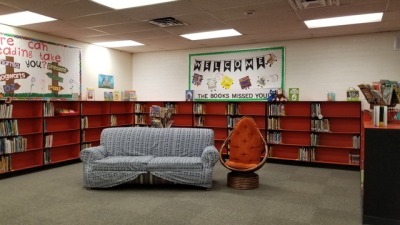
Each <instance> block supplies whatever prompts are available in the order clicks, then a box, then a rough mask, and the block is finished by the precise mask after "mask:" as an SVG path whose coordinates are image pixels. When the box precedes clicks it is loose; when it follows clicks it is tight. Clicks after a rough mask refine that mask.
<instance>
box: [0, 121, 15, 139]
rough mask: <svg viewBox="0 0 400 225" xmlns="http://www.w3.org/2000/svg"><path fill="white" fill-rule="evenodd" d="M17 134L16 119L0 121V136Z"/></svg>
mask: <svg viewBox="0 0 400 225" xmlns="http://www.w3.org/2000/svg"><path fill="white" fill-rule="evenodd" d="M13 135H18V120H2V121H0V136H13Z"/></svg>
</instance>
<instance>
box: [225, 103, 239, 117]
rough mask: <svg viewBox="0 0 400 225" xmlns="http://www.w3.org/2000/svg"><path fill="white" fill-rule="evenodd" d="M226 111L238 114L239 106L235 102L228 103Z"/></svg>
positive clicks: (230, 113) (229, 113)
mask: <svg viewBox="0 0 400 225" xmlns="http://www.w3.org/2000/svg"><path fill="white" fill-rule="evenodd" d="M227 113H228V115H240V106H239V105H238V104H236V103H228V106H227Z"/></svg>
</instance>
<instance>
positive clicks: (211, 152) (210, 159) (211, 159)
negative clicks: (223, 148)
mask: <svg viewBox="0 0 400 225" xmlns="http://www.w3.org/2000/svg"><path fill="white" fill-rule="evenodd" d="M201 160H202V161H203V165H205V166H207V167H213V166H214V165H215V163H217V161H218V150H217V148H215V146H213V145H211V146H207V147H205V148H204V150H203V153H202V154H201Z"/></svg>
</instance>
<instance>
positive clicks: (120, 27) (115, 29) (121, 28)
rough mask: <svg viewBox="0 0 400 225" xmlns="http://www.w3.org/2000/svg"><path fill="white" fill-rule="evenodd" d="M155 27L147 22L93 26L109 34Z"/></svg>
mask: <svg viewBox="0 0 400 225" xmlns="http://www.w3.org/2000/svg"><path fill="white" fill-rule="evenodd" d="M155 28H156V27H155V26H154V25H152V24H149V23H147V22H130V23H120V24H113V25H107V26H99V27H95V29H96V30H100V31H103V32H106V33H110V34H118V33H129V32H136V31H143V30H152V29H155Z"/></svg>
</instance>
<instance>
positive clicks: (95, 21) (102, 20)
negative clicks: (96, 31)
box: [66, 12, 133, 28]
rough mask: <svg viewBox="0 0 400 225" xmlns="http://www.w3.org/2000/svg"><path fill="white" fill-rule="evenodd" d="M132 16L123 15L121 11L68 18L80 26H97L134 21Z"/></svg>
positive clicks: (70, 21)
mask: <svg viewBox="0 0 400 225" xmlns="http://www.w3.org/2000/svg"><path fill="white" fill-rule="evenodd" d="M132 20H133V19H132V18H130V17H128V16H126V15H123V14H121V13H119V12H109V13H100V14H95V15H89V16H82V17H77V18H74V19H71V20H66V21H67V22H69V23H72V24H75V25H77V26H80V27H82V28H83V27H97V26H105V25H112V24H119V23H127V22H132Z"/></svg>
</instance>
